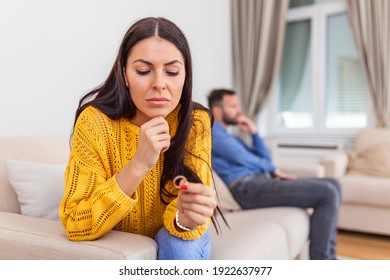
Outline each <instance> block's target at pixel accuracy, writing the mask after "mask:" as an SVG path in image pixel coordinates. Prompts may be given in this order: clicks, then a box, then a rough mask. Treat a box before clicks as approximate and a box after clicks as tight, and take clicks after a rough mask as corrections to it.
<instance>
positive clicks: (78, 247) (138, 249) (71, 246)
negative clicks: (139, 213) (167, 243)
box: [0, 211, 157, 260]
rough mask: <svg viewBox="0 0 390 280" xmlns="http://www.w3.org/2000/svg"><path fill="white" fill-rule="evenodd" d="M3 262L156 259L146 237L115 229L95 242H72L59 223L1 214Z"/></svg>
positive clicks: (154, 251)
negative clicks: (16, 260)
mask: <svg viewBox="0 0 390 280" xmlns="http://www.w3.org/2000/svg"><path fill="white" fill-rule="evenodd" d="M0 248H1V250H0V259H8V260H15V259H27V260H32V259H41V260H42V259H58V260H67V259H86V260H92V259H103V260H109V259H117V260H118V259H122V260H123V259H134V260H142V259H156V257H157V244H156V242H155V241H154V240H153V239H151V238H149V237H146V236H142V235H138V234H131V233H126V232H120V231H116V230H112V231H110V232H109V233H107V234H106V235H105V236H103V237H101V238H99V239H97V240H94V241H79V242H75V241H70V240H68V239H67V237H66V235H65V231H64V229H63V227H62V225H61V223H60V222H59V221H53V220H46V219H41V218H35V217H29V216H23V215H20V214H15V213H9V212H4V211H0Z"/></svg>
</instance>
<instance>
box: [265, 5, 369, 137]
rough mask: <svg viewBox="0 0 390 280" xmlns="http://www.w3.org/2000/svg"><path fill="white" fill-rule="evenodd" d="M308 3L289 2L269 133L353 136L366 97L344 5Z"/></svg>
mask: <svg viewBox="0 0 390 280" xmlns="http://www.w3.org/2000/svg"><path fill="white" fill-rule="evenodd" d="M309 2H313V0H312V1H310V0H300V1H299V0H295V1H294V0H291V1H290V9H289V12H288V19H287V21H288V22H287V27H286V34H285V42H284V49H283V56H282V61H281V68H280V75H279V79H278V83H277V86H276V94H274V100H273V105H272V108H273V110H272V112H271V114H272V116H273V117H272V120H273V123H272V124H271V126H270V131H271V134H279V133H280V134H284V133H295V132H299V133H302V132H305V133H307V134H314V135H324V134H332V133H333V134H337V133H343V134H348V133H354V132H355V131H356V129H359V128H363V127H366V126H367V122H368V119H367V111H368V108H367V104H368V103H369V102H368V101H369V100H368V98H369V97H368V94H367V86H366V82H365V78H364V73H363V70H362V66H361V63H360V58H359V53H358V51H357V49H356V45H355V41H354V38H353V34H352V31H351V29H350V26H349V23H348V17H347V14H346V5H345V3H344V2H343V1H337V0H333V1H332V0H328V1H326V0H322V1H317V2H316V3H309Z"/></svg>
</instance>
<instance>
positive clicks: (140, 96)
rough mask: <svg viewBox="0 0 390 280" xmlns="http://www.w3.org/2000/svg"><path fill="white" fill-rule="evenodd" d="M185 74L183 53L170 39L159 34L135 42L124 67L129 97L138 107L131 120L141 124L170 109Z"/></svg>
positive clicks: (177, 97)
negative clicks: (158, 35)
mask: <svg viewBox="0 0 390 280" xmlns="http://www.w3.org/2000/svg"><path fill="white" fill-rule="evenodd" d="M185 75H186V73H185V65H184V59H183V56H182V54H181V52H180V51H179V50H178V49H177V48H176V46H175V45H173V44H172V43H171V42H169V41H167V40H165V39H162V38H160V37H150V38H148V39H144V40H142V41H140V42H138V43H137V44H136V45H135V46H134V47H133V49H132V50H131V51H130V55H129V56H128V58H127V63H126V68H125V69H124V76H125V81H126V84H128V87H129V90H130V95H131V99H132V100H133V102H134V104H135V106H136V107H137V112H136V115H135V117H134V118H133V119H132V122H133V123H134V124H136V125H138V126H141V125H142V124H144V123H145V122H147V121H149V120H150V119H152V118H154V117H157V116H162V117H164V118H165V117H166V116H167V115H168V114H169V113H170V112H172V111H173V110H174V109H175V108H176V106H177V105H178V103H179V101H180V97H181V94H182V90H183V85H184V80H185Z"/></svg>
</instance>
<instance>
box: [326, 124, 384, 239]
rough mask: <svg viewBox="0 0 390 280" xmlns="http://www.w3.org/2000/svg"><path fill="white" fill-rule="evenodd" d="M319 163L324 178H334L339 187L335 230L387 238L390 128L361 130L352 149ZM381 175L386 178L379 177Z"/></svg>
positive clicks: (335, 154) (328, 157)
mask: <svg viewBox="0 0 390 280" xmlns="http://www.w3.org/2000/svg"><path fill="white" fill-rule="evenodd" d="M320 162H321V164H322V165H323V166H324V168H325V176H329V177H334V178H337V179H338V180H339V181H340V184H341V187H342V195H343V201H342V206H341V209H340V216H339V223H338V227H339V228H340V229H344V230H351V231H358V232H366V233H374V234H381V235H390V167H389V166H390V129H379V128H369V129H363V130H361V131H360V132H358V133H357V134H356V137H355V140H354V144H353V147H352V148H351V150H349V151H345V152H338V153H334V154H330V155H328V156H325V157H323V158H322V159H321V161H320ZM383 173H384V174H387V177H384V176H379V175H380V174H383Z"/></svg>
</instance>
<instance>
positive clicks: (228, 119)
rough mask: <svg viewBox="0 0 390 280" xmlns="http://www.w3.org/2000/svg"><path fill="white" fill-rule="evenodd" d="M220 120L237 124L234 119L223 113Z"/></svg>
mask: <svg viewBox="0 0 390 280" xmlns="http://www.w3.org/2000/svg"><path fill="white" fill-rule="evenodd" d="M222 120H223V122H224V123H225V124H226V125H237V121H236V119H233V118H231V117H229V116H227V115H226V114H225V113H223V115H222Z"/></svg>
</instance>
